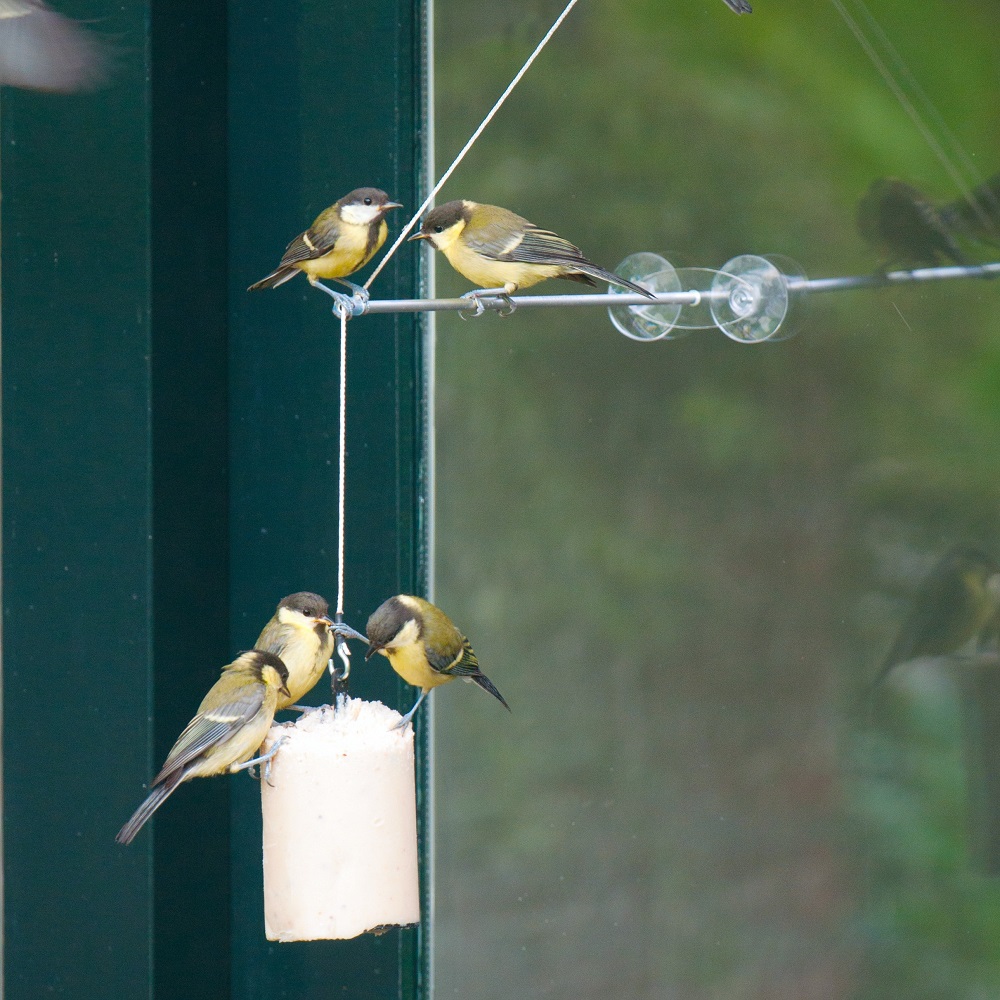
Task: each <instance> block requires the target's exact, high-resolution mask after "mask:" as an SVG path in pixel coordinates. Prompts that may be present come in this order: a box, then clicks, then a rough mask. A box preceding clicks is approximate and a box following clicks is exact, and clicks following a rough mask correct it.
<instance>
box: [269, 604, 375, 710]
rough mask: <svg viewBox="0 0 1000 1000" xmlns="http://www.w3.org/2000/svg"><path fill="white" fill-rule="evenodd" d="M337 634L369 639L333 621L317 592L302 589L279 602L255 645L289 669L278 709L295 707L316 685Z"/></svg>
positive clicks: (326, 605)
mask: <svg viewBox="0 0 1000 1000" xmlns="http://www.w3.org/2000/svg"><path fill="white" fill-rule="evenodd" d="M337 635H346V636H349V637H350V638H352V639H360V640H361V641H362V642H367V641H368V640H367V639H366V638H365V636H363V635H362V634H361V633H360V632H357V631H355V630H354V629H352V628H351V627H350V626H349V625H345V624H343V623H342V622H336V623H335V622H334V621H333V619H332V618H331V617H330V605H329V604H328V603H327V601H326V598H324V597H320V596H319V594H313V593H310V592H309V591H307V590H303V591H299V592H298V593H296V594H289V595H288V596H287V597H283V598H282V599H281V600H280V601H279V602H278V607H277V608H276V609H275V612H274V615H273V616H272V617H271V620H270V621H269V622H268V623H267V624H266V625H265V626H264V628H263V629H262V630H261V633H260V635H259V636H258V638H257V642H256V643H255V644H254V649H259V650H263V651H264V652H266V653H273V654H274V655H275V656H278V657H280V658H281V660H282V662H283V663H284V664H285V666H286V668H287V669H288V683H287V684H286V689H287V690H286V693H285V694H282V695H281V696H280V697H279V698H278V705H277V710H278V711H281V709H283V708H298V707H299V706H298V705H296V704H295V703H296V702H297V701H298V700H299V699H300V698H301V697H302V696H303V695H305V694H307V693H308V692H309V691H311V690H312V689H313V688H314V687H315V686H316V682H317V681H318V680H319V679H320V677H322V676H323V672H324V671H325V670H326V669H327V664H328V663H329V661H330V657H331V656H333V649H334V643H335V640H336V636H337Z"/></svg>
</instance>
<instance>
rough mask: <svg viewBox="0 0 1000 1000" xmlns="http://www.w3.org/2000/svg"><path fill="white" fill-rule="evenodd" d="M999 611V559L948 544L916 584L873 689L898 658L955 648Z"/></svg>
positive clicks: (905, 659) (939, 653)
mask: <svg viewBox="0 0 1000 1000" xmlns="http://www.w3.org/2000/svg"><path fill="white" fill-rule="evenodd" d="M998 610H1000V564H998V563H997V561H996V560H995V559H994V558H993V557H992V556H991V555H989V554H988V553H986V552H984V551H982V550H980V549H978V548H972V547H968V546H956V547H954V548H952V549H950V550H949V551H948V552H947V553H945V555H944V556H943V557H942V558H941V559H940V560H939V561H938V562H937V564H936V565H935V566H934V567H933V569H931V571H930V572H929V573H928V574H927V576H926V577H925V578H924V579H923V581H922V582H921V583H920V586H919V587H918V588H917V592H916V594H915V595H914V598H913V602H912V604H911V606H910V610H909V613H908V614H907V615H906V617H905V618H904V619H903V622H902V624H901V625H900V628H899V632H898V634H897V636H896V638H895V641H894V642H893V644H892V646H891V647H890V648H889V652H888V653H887V654H886V656H885V659H884V660H883V661H882V665H881V669H880V671H879V673H878V675H877V677H876V678H875V681H874V682H873V684H872V688H875V687H878V685H879V684H881V683H882V681H884V680H885V678H886V676H887V675H888V674H889V672H890V671H891V670H892V669H893V668H894V667H896V666H898V665H899V664H901V663H907V662H909V661H910V660H916V659H918V658H919V657H923V656H947V655H950V654H953V653H957V652H958V651H959V650H961V649H962V648H963V647H964V646H965V645H966V644H968V643H969V642H970V641H971V640H972V639H974V638H976V637H978V636H980V635H981V634H982V633H983V632H984V630H985V629H986V628H987V626H989V625H990V624H991V623H992V622H993V621H994V619H995V618H996V615H997V612H998Z"/></svg>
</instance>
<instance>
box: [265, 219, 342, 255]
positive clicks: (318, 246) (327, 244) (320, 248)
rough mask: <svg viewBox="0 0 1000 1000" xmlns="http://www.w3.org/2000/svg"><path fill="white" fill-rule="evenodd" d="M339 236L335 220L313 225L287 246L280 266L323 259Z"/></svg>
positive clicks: (338, 227)
mask: <svg viewBox="0 0 1000 1000" xmlns="http://www.w3.org/2000/svg"><path fill="white" fill-rule="evenodd" d="M339 236H340V225H339V223H338V222H337V220H336V218H334V219H331V220H329V221H326V222H324V223H314V224H313V225H312V226H310V227H309V228H308V229H307V230H306V231H305V232H304V233H299V235H298V236H296V237H295V239H294V240H292V242H291V243H289V244H288V246H287V248H286V249H285V252H284V254H283V255H282V258H281V265H280V266H282V267H284V266H285V265H286V264H294V263H296V262H297V261H300V260H316V258H317V257H325V256H326V255H327V254H328V253H329V252H330V251H331V250H332V249H333V248H334V247H335V246H336V245H337V239H338V238H339Z"/></svg>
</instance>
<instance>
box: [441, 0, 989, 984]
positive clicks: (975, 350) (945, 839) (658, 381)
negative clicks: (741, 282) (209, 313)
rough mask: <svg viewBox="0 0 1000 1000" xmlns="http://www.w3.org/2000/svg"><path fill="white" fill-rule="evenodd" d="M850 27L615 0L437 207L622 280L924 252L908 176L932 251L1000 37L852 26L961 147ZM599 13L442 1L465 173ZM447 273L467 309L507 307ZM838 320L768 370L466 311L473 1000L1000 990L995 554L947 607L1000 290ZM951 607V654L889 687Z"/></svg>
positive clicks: (447, 543)
mask: <svg viewBox="0 0 1000 1000" xmlns="http://www.w3.org/2000/svg"><path fill="white" fill-rule="evenodd" d="M838 6H839V4H820V3H810V4H794V5H788V4H781V3H779V2H777V0H755V2H754V8H755V9H754V12H753V14H752V15H749V16H742V17H737V16H735V15H734V14H733V13H732V12H731V11H730V10H728V9H727V7H726V6H725V4H724V3H723V2H722V0H677V2H674V3H670V4H664V3H662V2H660V0H628V2H622V3H589V4H581V5H579V7H578V8H577V9H575V10H574V11H573V12H572V14H571V15H570V17H569V19H568V20H567V21H566V23H565V24H564V26H563V28H562V29H561V30H560V32H559V33H558V34H557V35H556V36H555V38H554V40H553V42H552V43H551V45H550V46H549V48H548V49H547V50H546V51H545V53H544V54H543V55H542V57H541V58H540V59H539V61H538V63H537V64H536V65H535V67H534V68H533V69H532V70H531V71H530V72H529V73H528V75H527V76H526V78H525V79H524V81H523V82H522V84H521V86H520V87H519V89H518V90H517V91H516V92H515V94H514V96H513V97H512V99H511V100H510V102H509V103H508V105H507V106H506V107H505V108H504V110H503V111H502V112H501V114H500V115H499V116H498V117H497V119H496V120H495V122H494V123H493V124H492V125H491V126H490V128H489V129H488V130H487V132H486V133H485V134H484V136H483V137H482V139H481V140H480V141H479V143H478V144H477V145H476V147H475V148H474V149H473V151H472V153H471V154H470V155H469V157H468V158H467V160H466V161H465V163H464V164H463V166H462V167H461V168H460V169H459V171H458V172H457V173H456V174H455V177H454V178H453V179H452V180H451V181H450V182H449V184H448V185H447V187H446V188H445V189H444V191H443V192H442V194H441V196H440V197H439V199H438V201H439V204H440V203H441V202H443V201H447V200H449V199H452V198H471V199H475V200H477V201H481V202H489V203H494V204H499V205H503V206H506V207H508V208H511V209H513V210H515V211H517V212H518V213H520V214H521V215H523V216H525V217H527V218H528V219H530V220H532V222H534V223H536V224H538V225H539V226H542V227H544V228H547V229H552V230H555V231H556V232H558V233H560V234H561V235H563V236H565V237H567V238H568V239H570V240H571V241H572V242H574V243H576V244H577V245H578V246H579V247H581V249H582V250H583V251H584V253H585V254H586V255H587V256H588V257H590V258H591V259H592V260H593V261H595V262H596V263H598V264H600V265H603V266H604V267H607V268H610V269H614V268H615V267H616V266H617V264H618V263H619V262H620V261H621V260H622V259H623V258H624V257H626V256H627V255H628V254H630V253H633V252H636V251H653V252H657V253H660V254H662V255H663V256H665V257H666V258H667V259H668V260H669V261H670V262H671V263H672V264H674V266H676V267H695V266H698V267H710V268H718V267H720V266H721V265H722V264H723V263H724V262H726V261H727V260H729V259H731V258H733V257H735V256H737V255H739V254H744V253H755V254H781V255H785V257H787V258H791V260H793V261H795V262H797V265H798V266H799V267H800V268H801V269H802V271H804V272H805V274H807V275H808V276H809V277H812V278H818V277H826V276H831V275H848V274H860V273H865V272H871V271H873V270H874V269H876V268H877V267H879V266H880V265H883V264H887V263H888V264H892V265H894V266H895V265H897V264H899V263H902V262H901V261H900V260H898V259H896V258H897V256H898V254H893V253H889V252H887V251H885V250H884V249H878V248H873V247H872V246H869V245H868V244H867V243H866V242H865V241H864V240H863V239H862V237H861V235H860V234H859V232H858V230H857V228H856V224H855V212H856V205H857V203H858V201H859V199H860V198H861V196H862V195H863V193H864V192H865V191H866V189H867V188H868V186H869V185H870V184H871V183H872V181H874V180H875V179H876V178H880V177H894V178H899V179H900V180H902V181H905V182H906V183H907V184H910V185H914V186H915V187H916V188H918V189H920V191H922V192H924V194H925V195H926V198H927V199H928V201H927V203H924V202H923V201H918V200H913V199H912V198H911V199H910V201H909V202H908V204H909V205H910V206H911V208H912V211H913V213H914V214H915V215H916V216H917V217H918V218H920V219H923V220H924V221H925V222H927V224H928V225H929V226H930V227H931V232H934V231H935V230H934V225H935V222H934V218H935V217H934V216H933V215H931V214H930V209H929V208H928V205H933V206H934V207H936V208H940V207H941V206H946V205H948V203H950V202H952V201H954V200H955V199H958V198H960V197H961V194H962V191H961V188H960V186H959V180H958V179H956V177H954V176H952V175H951V173H949V170H950V169H951V168H955V169H957V171H958V173H959V178H962V179H964V183H965V184H966V186H971V185H972V184H973V183H974V181H975V180H976V179H977V178H978V179H980V180H981V179H984V178H986V177H989V176H990V175H992V174H993V173H995V172H996V171H998V170H1000V139H998V136H1000V129H998V121H997V119H998V114H1000V104H998V102H997V100H996V89H997V68H998V64H997V60H996V52H997V51H998V41H1000V25H998V22H997V20H996V10H995V5H993V4H991V3H985V2H978V3H977V2H972V0H962V2H960V3H948V2H946V0H927V2H926V3H923V4H921V5H920V7H919V11H915V8H914V6H913V4H912V3H909V2H904V0H886V2H884V3H881V4H879V5H877V7H875V6H873V8H872V9H873V11H874V13H875V15H876V16H877V18H878V25H876V24H875V23H874V22H873V21H871V20H869V19H867V18H866V17H865V15H864V13H863V11H862V10H861V8H860V7H859V6H858V4H857V3H851V4H848V5H846V7H845V9H846V11H847V12H848V13H849V14H852V15H853V16H854V17H855V18H856V19H857V22H858V24H859V25H860V28H861V31H862V32H863V34H864V37H865V39H866V41H867V42H870V43H871V44H873V45H875V47H876V48H877V49H878V51H879V52H881V53H882V56H883V59H884V60H885V62H886V64H887V66H888V71H889V73H890V75H891V76H892V78H893V80H894V81H898V83H899V84H900V85H901V86H902V87H903V90H904V92H905V95H906V97H907V101H908V102H909V103H910V104H912V105H913V107H914V108H915V109H916V111H917V113H918V115H919V118H920V121H921V123H922V125H923V126H924V127H925V129H926V130H927V131H928V133H929V135H930V137H931V138H932V139H933V140H934V142H935V143H937V144H939V145H940V146H941V147H942V150H943V157H940V158H939V157H938V156H937V155H936V154H935V152H934V150H933V149H932V146H931V143H929V142H928V138H927V136H926V135H925V134H923V133H922V131H921V129H920V128H919V127H918V126H917V125H916V124H915V123H914V121H913V120H912V119H911V117H910V116H909V115H908V113H907V111H906V109H905V108H904V106H903V104H902V103H901V102H900V101H899V100H898V99H897V96H896V95H895V94H894V93H893V90H892V89H891V87H890V86H889V85H888V84H887V82H886V80H885V79H884V78H883V76H882V75H881V74H880V72H879V71H878V69H877V68H876V67H875V66H874V65H873V63H872V61H871V60H870V59H869V57H868V55H866V53H865V50H864V48H863V47H862V45H861V44H860V43H859V41H858V39H857V38H856V37H855V35H854V34H853V33H852V31H851V30H849V27H848V26H847V24H846V23H845V20H844V19H843V18H842V17H841V15H840V13H838ZM561 7H562V3H561V0H556V2H553V0H534V2H522V3H518V4H516V5H504V4H492V5H485V4H484V5H470V4H468V3H462V2H460V0H437V3H436V16H437V35H436V61H437V74H436V89H437V102H438V106H437V129H438V154H437V155H438V162H439V164H441V165H442V167H443V166H444V165H446V164H447V163H449V162H450V161H451V158H452V156H453V155H454V153H455V152H456V151H457V150H458V148H459V147H460V146H461V144H462V143H463V142H464V141H465V139H466V138H467V136H468V135H469V134H470V133H471V131H472V130H473V128H474V127H475V126H476V125H477V124H478V123H479V121H480V119H481V117H482V115H483V114H485V112H486V111H487V110H488V108H489V107H490V106H491V104H492V102H493V101H494V100H495V98H496V97H497V95H498V94H499V93H500V91H501V90H502V89H503V87H504V86H505V85H506V83H507V82H508V81H509V79H510V78H511V77H512V76H513V74H514V73H515V72H516V70H517V69H518V67H519V66H520V64H521V61H522V60H523V58H524V57H525V56H526V55H527V54H528V52H530V50H531V48H532V47H533V46H534V44H535V43H536V42H537V40H538V39H539V38H540V37H541V35H542V34H543V33H544V31H545V30H546V28H547V27H548V25H549V24H550V23H551V22H552V20H553V19H554V18H555V16H556V14H557V13H558V12H559V10H560V9H561ZM915 13H916V14H918V16H914V15H915ZM879 26H880V27H881V29H882V31H884V38H883V37H881V36H880V35H879ZM916 84H919V88H920V90H919V91H918V90H917V89H915V85H916ZM921 92H923V93H924V94H926V95H927V97H928V98H929V99H930V101H931V102H932V103H933V108H932V107H930V106H928V105H927V104H925V103H923V102H922V99H921V97H920V93H921ZM963 154H967V156H968V157H969V158H970V159H969V160H965V159H963ZM898 190H903V189H898ZM905 200H906V199H904V201H905ZM994 211H995V208H994ZM951 214H952V216H953V217H961V215H962V214H963V212H962V211H960V210H959V209H958V208H953V209H952V212H951ZM966 214H967V213H966ZM928 220H929V221H928ZM949 232H951V233H952V237H949V238H954V237H953V230H949ZM941 238H942V239H944V237H941ZM959 249H960V252H961V256H962V258H963V259H966V258H968V259H970V260H974V261H985V260H992V259H995V255H996V251H995V249H993V248H991V247H989V246H987V245H985V244H984V243H983V242H981V241H980V242H971V241H969V240H966V239H965V238H964V237H961V238H960V241H959ZM931 262H932V261H928V263H931ZM945 262H947V261H945ZM437 263H438V274H439V290H440V292H441V293H442V294H445V295H450V294H457V293H461V292H465V291H467V290H468V289H469V288H471V287H472V284H471V283H470V282H469V281H467V280H466V279H464V278H461V277H459V276H458V275H457V274H455V273H454V272H453V271H452V270H451V269H450V268H449V267H448V266H447V264H446V263H445V261H444V260H443V259H442V258H440V257H439V259H438V262H437ZM784 266H786V267H789V268H792V267H793V266H794V265H791V264H788V263H786V264H785V265H784ZM538 291H544V292H546V293H556V292H565V293H573V292H577V291H585V289H584V288H582V287H580V286H575V285H572V284H569V283H567V282H550V283H548V284H546V285H544V286H542V287H541V288H539V289H538ZM804 305H805V306H806V308H804V309H802V310H801V311H800V312H799V314H798V316H797V321H798V326H797V329H798V334H797V336H796V337H794V338H793V339H788V340H784V341H782V342H780V343H775V344H763V345H757V346H751V345H745V344H737V343H734V342H732V341H730V340H728V339H727V338H726V337H724V336H723V335H722V333H721V332H720V331H719V330H717V329H715V330H701V331H695V332H693V333H692V334H691V335H689V336H687V337H684V338H681V339H677V340H667V341H662V342H658V343H654V344H640V343H635V342H632V341H629V340H626V339H625V338H624V337H622V336H621V335H620V334H619V333H618V332H616V331H615V329H614V328H613V327H612V325H611V324H610V322H609V321H608V317H607V314H606V313H605V311H604V310H602V309H599V308H597V309H593V308H592V309H572V310H571V309H560V310H530V311H529V310H521V311H518V312H517V313H516V314H515V315H513V316H511V317H509V318H506V319H500V318H498V317H495V316H486V317H482V318H479V319H477V320H475V321H471V322H462V321H461V319H459V318H458V317H456V316H454V315H453V314H447V315H442V316H441V318H439V320H438V345H437V366H438V367H437V374H438V384H437V399H438V412H437V419H438V437H437V491H438V492H437V496H438V510H437V592H436V593H437V600H438V603H439V604H440V605H441V606H442V607H443V608H444V609H445V610H446V611H447V612H448V613H449V615H450V616H451V617H452V618H453V619H454V620H455V622H456V623H457V624H458V625H459V627H460V628H462V629H463V631H465V632H466V633H467V634H468V636H469V638H470V640H471V642H472V644H473V646H474V647H475V649H476V652H477V653H478V655H479V660H480V663H481V665H482V667H483V669H484V670H485V672H486V673H487V674H488V675H489V677H490V678H491V680H493V681H494V682H495V684H496V685H497V687H498V688H499V690H500V691H501V692H502V693H503V695H504V696H505V697H506V699H507V700H508V702H509V703H510V706H511V709H512V714H511V715H507V713H506V712H505V711H504V710H503V709H502V707H501V706H500V705H498V704H497V703H496V702H495V701H494V700H493V699H492V698H489V697H488V696H486V695H485V694H484V693H483V692H482V691H479V690H476V689H475V688H472V687H468V688H466V687H464V686H461V685H455V686H453V687H449V688H446V689H443V690H442V691H440V692H438V693H437V694H436V695H435V700H436V709H435V711H436V720H437V721H436V747H435V759H436V768H437V778H436V788H437V792H436V795H437V800H436V806H437V854H436V865H437V875H436V907H437V926H436V952H435V967H436V984H437V995H438V996H439V997H441V998H446V997H462V998H477V1000H493V998H497V1000H500V998H509V997H565V998H567V1000H569V998H573V1000H579V998H583V997H594V998H598V997H600V998H606V997H615V998H633V997H635V998H638V997H644V998H645V997H656V998H660V997H684V998H727V1000H729V998H740V997H744V998H763V997H768V998H772V997H775V998H776V997H788V998H795V1000H802V998H810V997H817V998H818V997H822V998H828V997H880V998H883V997H900V998H902V997H906V998H908V1000H912V998H932V997H934V998H937V997H941V998H944V997H948V998H955V997H981V996H993V995H996V993H997V990H998V989H1000V945H998V944H997V941H998V933H997V931H998V928H1000V881H998V880H997V876H998V875H1000V805H998V795H1000V781H998V773H1000V772H998V755H1000V744H998V736H1000V709H998V708H997V707H996V706H997V705H998V704H1000V702H998V698H997V694H998V691H997V688H998V687H1000V681H998V680H997V678H998V677H1000V674H998V673H997V672H996V671H995V669H993V670H991V667H994V664H995V660H996V655H995V649H994V647H995V640H994V637H993V636H992V635H991V630H992V626H991V624H989V623H988V622H987V621H986V620H987V619H988V618H990V616H991V614H992V607H993V606H992V604H991V603H990V602H991V601H992V598H991V596H990V587H989V584H988V583H987V580H988V578H989V577H990V575H991V573H992V563H991V562H987V563H986V564H985V568H983V567H982V566H980V565H979V564H978V563H977V561H976V560H975V559H970V560H968V561H965V562H960V563H959V564H958V568H957V569H954V568H949V567H948V566H944V567H939V576H940V577H942V578H943V582H942V583H941V584H940V585H939V586H938V587H937V589H936V590H934V589H933V588H932V590H933V595H932V597H931V598H930V599H927V600H924V602H923V604H924V606H923V607H921V599H920V598H919V597H918V592H919V590H920V587H921V581H923V580H924V578H925V577H926V575H927V574H928V573H930V572H931V571H932V567H934V566H935V565H936V564H938V561H939V560H940V559H942V557H944V556H945V555H946V554H947V553H948V552H949V551H951V549H952V547H953V546H957V545H965V546H974V547H976V548H977V549H983V550H985V551H986V552H987V553H989V555H990V557H991V559H996V558H1000V538H998V517H997V514H998V507H1000V485H998V484H1000V469H998V465H1000V450H998V448H997V445H996V442H997V440H1000V405H998V391H1000V339H998V335H997V333H998V329H1000V322H998V320H1000V286H997V285H995V284H994V283H991V282H986V281H972V280H962V281H950V282H939V283H934V284H930V283H926V284H921V285H909V286H905V287H903V286H899V287H893V288H882V289H866V290H859V291H851V292H842V293H837V294H834V293H828V294H823V295H814V296H812V297H811V298H810V299H809V301H808V302H806V303H804ZM914 607H916V608H917V611H916V612H914V614H917V616H918V618H920V621H919V622H917V623H916V624H911V625H910V626H907V628H908V629H909V630H910V634H911V635H913V634H924V633H927V634H928V635H931V636H935V635H938V636H939V635H940V633H942V632H944V633H946V636H945V638H943V639H940V638H938V639H935V638H929V639H925V640H920V641H916V642H911V643H910V645H909V647H908V648H907V649H906V650H902V651H897V655H898V656H899V657H901V659H902V660H903V661H904V662H901V663H899V665H898V666H896V667H895V668H894V669H893V670H892V671H890V673H889V674H888V676H887V677H886V679H885V680H884V681H883V682H882V683H881V684H880V685H879V686H878V687H877V688H876V689H875V690H874V691H872V690H870V685H871V683H872V681H873V680H874V678H875V677H876V675H877V674H878V672H879V669H880V664H881V663H882V661H883V659H884V657H886V655H887V651H889V649H890V647H891V646H892V644H893V641H894V639H895V637H896V635H897V633H898V632H899V630H900V629H901V627H902V624H903V623H904V621H905V620H906V619H907V615H908V614H910V612H911V609H913V608H914ZM970 608H972V610H969V609H970ZM976 608H978V609H979V612H976V610H975V609H976ZM984 609H985V610H984ZM977 614H978V617H977ZM963 616H964V617H965V618H966V619H969V618H970V617H971V618H973V619H975V622H974V623H973V624H971V625H970V624H968V622H967V623H966V624H965V625H963V624H961V621H960V620H961V619H962V618H963ZM921 630H923V632H921ZM977 643H978V645H977ZM922 654H926V655H922ZM952 654H955V655H952ZM957 654H962V655H957Z"/></svg>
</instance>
